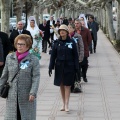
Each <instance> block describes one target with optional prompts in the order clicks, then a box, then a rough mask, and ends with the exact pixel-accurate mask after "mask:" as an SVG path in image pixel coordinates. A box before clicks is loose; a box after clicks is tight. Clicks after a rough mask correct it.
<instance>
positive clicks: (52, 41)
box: [50, 32, 54, 45]
mask: <svg viewBox="0 0 120 120" xmlns="http://www.w3.org/2000/svg"><path fill="white" fill-rule="evenodd" d="M53 37H54V32H53V33H50V39H51V45H52V44H53V43H54V39H53Z"/></svg>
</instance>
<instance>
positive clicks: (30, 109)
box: [0, 53, 40, 120]
mask: <svg viewBox="0 0 120 120" xmlns="http://www.w3.org/2000/svg"><path fill="white" fill-rule="evenodd" d="M25 61H29V64H28V67H26V68H25V69H20V72H19V73H18V75H17V76H16V78H15V79H14V80H13V82H12V83H11V87H10V89H9V93H8V98H7V100H6V114H5V119H4V120H17V96H18V104H19V109H20V113H21V120H36V98H35V100H34V102H29V95H34V96H36V94H37V91H38V87H39V80H40V66H39V60H38V59H37V57H35V56H34V55H31V54H29V55H28V56H26V57H25V58H24V59H23V60H22V61H21V63H23V62H25ZM19 65H20V64H18V60H17V57H16V54H15V53H11V54H9V55H8V56H7V59H6V63H5V67H4V70H3V74H2V76H1V78H0V91H1V88H2V87H3V85H4V83H5V82H6V80H8V81H10V80H11V79H12V78H13V76H14V75H15V73H16V71H17V70H18V67H19Z"/></svg>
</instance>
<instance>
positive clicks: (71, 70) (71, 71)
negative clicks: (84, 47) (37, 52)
mask: <svg viewBox="0 0 120 120" xmlns="http://www.w3.org/2000/svg"><path fill="white" fill-rule="evenodd" d="M74 76H75V67H74V65H73V64H71V65H68V64H64V63H60V64H59V63H57V64H56V65H55V77H54V85H56V86H60V85H61V83H63V85H64V86H72V85H73V84H74Z"/></svg>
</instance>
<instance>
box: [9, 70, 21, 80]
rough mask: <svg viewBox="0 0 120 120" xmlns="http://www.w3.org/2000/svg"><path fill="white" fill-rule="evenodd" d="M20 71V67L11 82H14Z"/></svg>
mask: <svg viewBox="0 0 120 120" xmlns="http://www.w3.org/2000/svg"><path fill="white" fill-rule="evenodd" d="M19 71H20V68H19V69H18V71H17V72H16V73H15V75H14V77H13V78H12V80H11V81H10V82H12V81H13V80H14V78H15V77H16V76H17V74H18V72H19Z"/></svg>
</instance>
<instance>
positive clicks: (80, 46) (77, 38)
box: [68, 24, 84, 93]
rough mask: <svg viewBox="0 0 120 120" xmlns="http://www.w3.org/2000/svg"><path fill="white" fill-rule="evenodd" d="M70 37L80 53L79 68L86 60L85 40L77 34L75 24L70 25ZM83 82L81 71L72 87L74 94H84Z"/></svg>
mask: <svg viewBox="0 0 120 120" xmlns="http://www.w3.org/2000/svg"><path fill="white" fill-rule="evenodd" d="M68 28H69V35H70V37H71V38H72V39H73V40H74V41H75V43H76V46H77V51H78V57H79V66H80V65H81V62H82V61H83V58H84V44H83V40H82V37H81V35H80V34H78V33H76V32H75V24H69V25H68ZM80 82H81V70H80V69H79V72H78V73H77V76H76V77H75V82H74V85H73V86H72V88H71V90H72V91H73V92H75V93H76V92H82V88H81V85H80Z"/></svg>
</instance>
